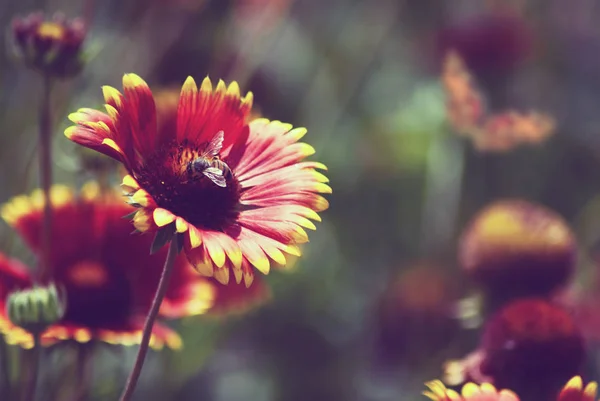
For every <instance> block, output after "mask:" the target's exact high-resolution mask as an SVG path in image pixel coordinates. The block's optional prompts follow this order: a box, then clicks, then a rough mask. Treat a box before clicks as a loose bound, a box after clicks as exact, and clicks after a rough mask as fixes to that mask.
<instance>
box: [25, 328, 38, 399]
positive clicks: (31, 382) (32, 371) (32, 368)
mask: <svg viewBox="0 0 600 401" xmlns="http://www.w3.org/2000/svg"><path fill="white" fill-rule="evenodd" d="M41 350H42V347H41V346H40V334H39V333H35V334H33V348H32V350H31V360H30V365H29V373H28V374H29V378H28V381H27V383H26V384H25V397H24V398H23V399H24V401H33V400H35V389H36V387H37V378H38V370H39V366H40V354H41Z"/></svg>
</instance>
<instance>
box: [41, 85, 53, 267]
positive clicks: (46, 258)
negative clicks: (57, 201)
mask: <svg viewBox="0 0 600 401" xmlns="http://www.w3.org/2000/svg"><path fill="white" fill-rule="evenodd" d="M51 91H52V79H51V78H50V77H49V76H48V75H44V76H43V84H42V101H41V104H40V116H39V124H40V126H39V129H40V132H39V143H40V146H39V151H40V181H41V187H42V191H43V192H44V219H43V226H42V260H41V263H42V265H41V271H42V272H44V273H43V274H48V273H49V270H50V253H51V250H52V242H51V241H52V201H51V199H50V188H51V186H52V117H51V107H50V94H51Z"/></svg>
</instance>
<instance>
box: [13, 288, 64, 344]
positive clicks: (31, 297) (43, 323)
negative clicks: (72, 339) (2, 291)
mask: <svg viewBox="0 0 600 401" xmlns="http://www.w3.org/2000/svg"><path fill="white" fill-rule="evenodd" d="M6 305H7V306H6V313H7V315H8V317H9V319H10V321H11V322H12V323H13V324H15V325H16V326H19V327H21V328H23V329H25V330H27V331H28V332H30V333H32V334H40V333H41V332H43V331H44V330H45V329H46V328H48V326H50V325H51V324H53V323H56V322H57V321H59V320H60V319H61V318H62V317H63V316H64V313H65V305H64V302H63V301H62V300H61V297H60V294H59V292H58V290H57V288H56V286H55V285H54V284H50V285H49V286H48V287H34V288H30V289H26V290H23V291H18V292H14V293H12V294H10V295H9V296H8V300H7V302H6Z"/></svg>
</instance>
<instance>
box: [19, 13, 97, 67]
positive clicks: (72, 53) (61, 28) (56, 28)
mask: <svg viewBox="0 0 600 401" xmlns="http://www.w3.org/2000/svg"><path fill="white" fill-rule="evenodd" d="M11 33H12V39H13V48H14V53H15V54H16V55H17V57H18V58H19V59H21V60H22V61H23V62H24V63H25V65H27V66H28V67H30V68H33V69H35V70H38V71H40V72H42V73H44V74H48V75H50V76H53V77H58V78H68V77H73V76H75V75H77V74H78V73H79V72H80V71H81V69H82V68H83V64H84V62H83V57H82V52H81V47H82V44H83V40H84V39H85V36H86V29H85V26H84V24H83V21H81V20H79V19H74V20H70V21H69V20H67V19H66V18H65V17H64V16H63V15H61V14H56V15H55V16H54V17H53V18H52V20H45V19H44V17H43V16H42V15H41V14H39V13H35V14H31V15H29V16H27V17H25V18H16V19H14V20H13V23H12V30H11Z"/></svg>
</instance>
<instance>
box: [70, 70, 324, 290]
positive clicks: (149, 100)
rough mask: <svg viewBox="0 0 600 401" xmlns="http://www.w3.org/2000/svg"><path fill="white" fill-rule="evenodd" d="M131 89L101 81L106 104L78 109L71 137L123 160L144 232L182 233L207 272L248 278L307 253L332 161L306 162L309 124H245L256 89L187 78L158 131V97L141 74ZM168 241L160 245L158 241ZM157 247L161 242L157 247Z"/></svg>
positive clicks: (192, 257)
mask: <svg viewBox="0 0 600 401" xmlns="http://www.w3.org/2000/svg"><path fill="white" fill-rule="evenodd" d="M123 87H124V95H123V94H121V93H119V91H117V90H116V89H114V88H112V87H108V86H105V87H104V88H103V92H104V98H105V101H106V111H107V113H103V112H100V111H97V110H93V109H80V110H79V111H78V112H76V113H73V114H71V115H70V116H69V118H70V119H71V121H73V122H75V123H76V124H77V125H75V126H73V127H70V128H68V129H67V130H66V131H65V135H66V136H67V137H68V138H70V139H71V140H73V141H74V142H76V143H79V144H80V145H83V146H86V147H89V148H92V149H95V150H97V151H99V152H102V153H104V154H106V155H108V156H111V157H113V158H115V159H116V160H118V161H120V162H121V163H123V165H124V166H125V168H126V169H127V171H128V173H129V175H127V176H125V178H124V179H123V184H122V186H123V188H124V190H125V192H126V194H127V195H128V196H129V199H130V202H131V204H133V205H134V206H136V207H138V212H137V213H136V214H135V216H134V217H133V223H134V225H135V227H136V229H137V230H138V231H140V232H151V233H156V237H155V238H163V239H166V240H168V239H170V238H172V236H173V235H175V234H177V235H178V238H179V240H181V241H183V247H184V249H185V253H186V255H187V257H188V259H189V261H190V262H191V263H192V264H193V265H194V267H195V268H196V269H197V270H198V271H199V272H200V273H201V274H203V275H205V276H209V277H215V279H217V280H218V281H220V282H222V283H228V282H229V277H230V273H233V275H234V277H235V281H236V283H239V282H241V280H244V282H245V284H246V285H247V286H250V284H251V283H252V281H253V279H254V268H256V269H258V270H259V271H261V272H262V273H265V274H267V273H268V272H269V270H270V268H271V266H272V265H275V266H277V265H285V264H286V261H287V257H286V254H287V255H299V253H300V251H299V246H298V245H299V244H302V243H305V242H307V241H308V235H307V233H306V231H305V228H308V229H315V228H316V227H315V225H314V224H313V222H312V221H311V220H317V221H319V220H320V217H319V215H318V214H317V212H319V211H323V210H325V209H327V207H328V202H327V200H326V199H325V198H324V197H323V196H321V195H320V193H330V192H331V188H330V187H329V186H328V185H327V182H328V179H327V178H326V177H325V176H324V175H323V174H321V173H320V172H318V171H317V170H318V169H325V166H324V165H323V164H321V163H318V162H306V161H305V162H302V160H303V159H304V158H305V157H307V156H310V155H312V154H313V153H314V149H313V148H312V147H311V146H310V145H308V144H305V143H301V142H298V141H299V140H300V138H302V137H303V136H304V135H305V134H306V129H304V128H296V129H292V126H291V125H290V124H285V123H282V122H279V121H269V120H266V119H258V120H254V121H252V122H250V123H249V124H248V123H247V119H248V115H249V113H250V111H251V108H252V94H251V93H249V94H247V95H246V96H244V97H242V96H240V90H239V87H238V85H237V83H235V82H233V83H231V84H230V85H229V86H227V85H225V83H224V82H223V81H219V83H218V84H217V86H216V88H214V89H213V85H212V83H211V81H210V79H208V78H205V79H204V80H203V81H202V84H201V85H200V87H197V85H196V83H195V81H194V80H193V79H192V78H191V77H189V78H188V79H187V80H186V81H185V83H184V85H183V88H182V90H181V94H180V97H179V102H178V106H177V114H176V124H175V127H173V126H172V125H169V127H170V128H169V129H160V127H161V125H160V123H157V112H156V102H155V99H154V97H153V95H152V92H151V91H150V88H149V87H148V85H147V84H146V82H144V81H143V80H142V79H141V78H140V77H138V76H137V75H135V74H127V75H125V76H124V78H123ZM160 245H161V244H160V243H159V244H158V246H160ZM158 246H157V247H158Z"/></svg>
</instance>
